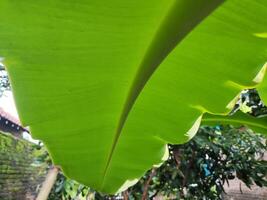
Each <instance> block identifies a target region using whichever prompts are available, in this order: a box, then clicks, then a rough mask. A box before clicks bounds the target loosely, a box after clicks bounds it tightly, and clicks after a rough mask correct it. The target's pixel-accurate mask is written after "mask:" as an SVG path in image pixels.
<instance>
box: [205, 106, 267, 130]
mask: <svg viewBox="0 0 267 200" xmlns="http://www.w3.org/2000/svg"><path fill="white" fill-rule="evenodd" d="M202 124H203V125H218V124H221V125H227V124H231V125H234V126H242V125H247V126H249V127H250V128H251V129H253V130H254V131H257V132H259V133H264V134H267V117H266V116H264V117H253V116H250V115H249V114H246V113H243V112H240V111H238V112H237V113H235V114H234V115H231V116H225V115H212V114H209V113H206V114H204V116H203V118H202Z"/></svg>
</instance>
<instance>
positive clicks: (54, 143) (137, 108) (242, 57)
mask: <svg viewBox="0 0 267 200" xmlns="http://www.w3.org/2000/svg"><path fill="white" fill-rule="evenodd" d="M221 3H222V1H221V0H164V1H163V0H154V1H150V0H147V1H143V0H136V1H125V0H124V1H122V0H114V1H104V2H103V1H96V0H90V1H85V0H79V1H74V0H70V1H63V0H53V1H52V0H51V1H44V0H43V1H34V0H24V1H18V0H14V1H10V0H2V1H1V2H0V11H1V12H0V30H1V31H0V56H1V57H3V58H4V59H5V60H4V63H5V65H6V66H7V68H8V72H9V75H10V78H11V83H12V86H13V90H14V95H15V99H16V104H17V107H18V111H19V114H20V118H21V121H22V122H23V124H24V125H28V126H30V129H31V132H32V134H33V136H34V137H36V138H38V139H41V140H42V141H43V142H44V143H45V144H46V146H47V147H48V149H49V151H50V153H51V154H52V157H53V161H54V163H55V164H57V165H60V166H61V167H62V170H63V172H64V173H65V174H66V175H67V176H69V177H71V178H74V179H75V180H77V181H79V182H82V183H84V184H85V185H89V186H91V187H93V188H95V189H97V190H100V191H103V192H107V193H115V192H117V191H120V190H123V189H126V188H127V187H128V186H129V185H131V184H133V183H134V182H136V180H137V178H138V177H140V176H142V175H143V173H144V172H145V171H146V170H147V169H149V168H150V167H151V166H152V165H158V164H159V163H161V162H162V161H163V160H164V159H166V158H167V152H168V151H167V148H166V144H167V143H183V142H185V141H187V140H188V139H190V138H191V137H193V135H194V134H195V133H196V131H197V129H198V126H199V124H200V121H201V117H202V115H203V114H204V113H205V112H209V113H214V114H218V113H220V114H221V113H225V114H226V113H228V111H229V109H227V108H226V106H227V105H228V104H229V102H230V101H232V99H233V98H234V97H235V96H236V95H237V94H238V93H239V92H240V90H241V89H243V88H246V87H252V86H255V85H256V83H255V82H257V83H258V82H262V84H260V86H261V87H262V88H264V83H263V82H264V81H263V80H262V77H263V76H261V74H264V70H261V69H263V68H262V66H263V64H264V63H265V62H266V60H267V53H266V52H267V51H266V50H267V40H266V38H265V37H263V36H265V34H264V33H266V32H267V30H266V29H267V28H266V18H267V12H266V9H267V2H266V1H265V0H255V1H251V0H244V1H239V0H228V1H226V2H225V3H223V4H221ZM219 5H220V6H219ZM217 6H219V8H218V9H216V10H215V11H214V12H213V13H212V14H210V13H211V12H212V11H213V10H214V9H215V8H216V7H217ZM209 14H210V15H209ZM207 15H209V16H208V17H207V18H206V19H205V20H204V21H202V22H201V20H203V19H204V18H205V17H206V16H207ZM199 22H201V23H200V24H199V25H198V26H197V27H196V28H195V29H194V30H193V31H192V29H193V28H194V27H195V26H196V25H197V24H198V23H199ZM190 31H191V32H190ZM188 33H189V34H188ZM187 34H188V35H187ZM186 35H187V37H186V38H185V39H184V40H183V38H184V37H185V36H186ZM260 70H261V72H262V73H258V72H259V71H260ZM257 75H258V76H257ZM255 77H256V79H255V80H254V82H253V79H254V78H255ZM229 105H231V104H229ZM228 107H229V106H228Z"/></svg>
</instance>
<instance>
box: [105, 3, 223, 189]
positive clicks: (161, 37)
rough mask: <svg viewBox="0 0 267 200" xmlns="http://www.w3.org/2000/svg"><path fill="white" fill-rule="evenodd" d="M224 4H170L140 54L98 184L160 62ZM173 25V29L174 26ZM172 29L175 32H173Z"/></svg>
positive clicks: (106, 170)
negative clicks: (136, 103)
mask: <svg viewBox="0 0 267 200" xmlns="http://www.w3.org/2000/svg"><path fill="white" fill-rule="evenodd" d="M224 1H225V0H197V1H196V0H179V1H178V0H174V1H173V2H172V3H171V5H170V9H169V11H168V12H167V14H166V15H165V17H164V18H163V20H162V21H161V23H160V25H159V28H158V29H157V31H156V33H155V35H154V37H152V38H153V39H152V42H151V43H150V45H149V47H148V49H147V51H146V52H145V54H144V57H143V59H142V61H141V62H140V65H139V67H138V70H137V73H136V75H135V76H134V79H133V82H132V84H131V86H130V89H129V92H128V95H127V98H126V101H125V103H124V106H123V109H122V112H121V115H120V117H119V121H118V125H117V129H116V133H115V136H114V139H113V142H112V146H111V150H110V151H109V155H108V159H107V162H106V165H105V168H104V172H103V177H102V181H101V183H100V184H101V187H100V188H101V189H102V188H103V185H104V182H105V178H106V175H107V172H108V168H109V166H110V162H111V160H112V157H113V154H114V150H115V148H116V146H117V143H118V140H119V137H120V135H121V132H122V129H123V127H124V124H125V122H126V120H127V117H128V115H129V112H130V111H131V109H132V107H133V105H134V103H135V101H136V99H137V97H138V96H139V94H140V93H141V91H142V90H143V88H144V86H145V85H146V83H147V82H148V80H149V79H150V77H151V76H152V74H153V73H154V72H155V71H156V69H157V68H158V66H159V65H160V64H161V63H162V61H163V60H164V59H165V58H166V57H167V56H168V55H169V53H170V52H171V51H172V50H173V49H174V47H175V46H176V45H177V44H178V43H179V42H181V41H182V40H183V39H184V38H185V36H186V35H187V34H188V33H190V31H191V30H192V29H193V28H195V27H196V26H197V25H198V24H199V23H200V22H201V21H202V20H203V19H204V18H205V17H207V16H208V15H209V14H210V13H211V12H212V11H213V10H214V9H216V8H217V7H218V6H219V5H220V4H221V3H222V2H224ZM174 25H175V26H174ZM174 27H175V28H174Z"/></svg>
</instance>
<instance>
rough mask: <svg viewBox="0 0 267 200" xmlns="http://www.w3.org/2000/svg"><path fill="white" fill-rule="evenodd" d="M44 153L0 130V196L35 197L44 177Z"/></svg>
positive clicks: (4, 199) (7, 199) (3, 198)
mask: <svg viewBox="0 0 267 200" xmlns="http://www.w3.org/2000/svg"><path fill="white" fill-rule="evenodd" d="M45 154H47V153H46V152H45V151H44V150H42V149H39V147H38V146H37V145H34V144H32V143H29V142H27V141H25V140H22V139H21V140H19V139H18V138H14V137H12V136H11V135H6V134H2V133H0V199H1V200H24V199H35V196H36V194H37V193H38V188H39V187H40V185H41V184H42V182H43V180H44V178H45V176H46V168H47V167H48V163H47V162H43V159H42V157H46V156H45Z"/></svg>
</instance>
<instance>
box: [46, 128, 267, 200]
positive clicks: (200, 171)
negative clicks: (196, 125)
mask: <svg viewBox="0 0 267 200" xmlns="http://www.w3.org/2000/svg"><path fill="white" fill-rule="evenodd" d="M169 150H170V152H171V154H170V157H169V159H168V160H167V161H166V162H165V163H164V164H163V165H162V166H161V167H160V168H158V169H153V170H152V171H148V172H147V173H146V175H145V176H143V177H142V178H141V179H140V181H139V182H138V183H137V184H136V185H135V186H133V187H131V188H129V189H128V190H127V191H125V192H124V193H121V194H118V195H116V196H105V195H101V193H98V192H96V191H93V190H91V189H89V188H88V187H85V186H83V185H80V184H78V183H77V182H75V181H73V180H69V179H66V178H65V177H64V176H63V175H59V178H58V181H57V183H56V185H55V187H54V189H53V192H52V193H51V196H50V200H52V199H64V198H65V199H68V200H70V199H75V198H77V197H79V199H84V200H85V199H86V197H87V198H88V197H89V196H90V197H91V199H98V200H103V199H125V200H126V199H127V198H128V199H133V200H134V199H142V198H143V199H153V198H154V197H155V199H156V197H165V198H167V199H186V200H198V199H207V200H216V199H221V195H222V193H223V191H224V190H223V185H224V184H227V183H228V181H229V180H232V179H234V178H238V179H239V180H241V181H243V182H244V183H245V184H246V185H247V187H250V186H251V185H252V184H257V185H258V186H260V187H262V186H267V180H266V175H267V161H265V160H263V159H262V158H263V155H264V152H266V150H267V145H266V143H265V138H264V137H263V136H261V135H259V134H256V133H254V132H252V131H251V130H250V129H247V128H245V127H240V128H234V127H232V126H216V127H207V126H206V127H202V128H201V129H200V130H199V131H198V133H197V135H196V136H195V137H194V138H193V139H192V140H191V141H190V142H188V143H186V144H184V145H169ZM147 156H149V155H147ZM153 171H154V172H153ZM151 174H152V177H151ZM148 179H151V180H150V182H149V183H148V182H147V180H148ZM147 184H148V185H147ZM147 186H148V187H147ZM144 193H146V194H147V196H145V197H144ZM126 196H127V197H126ZM63 197H64V198H63Z"/></svg>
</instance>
